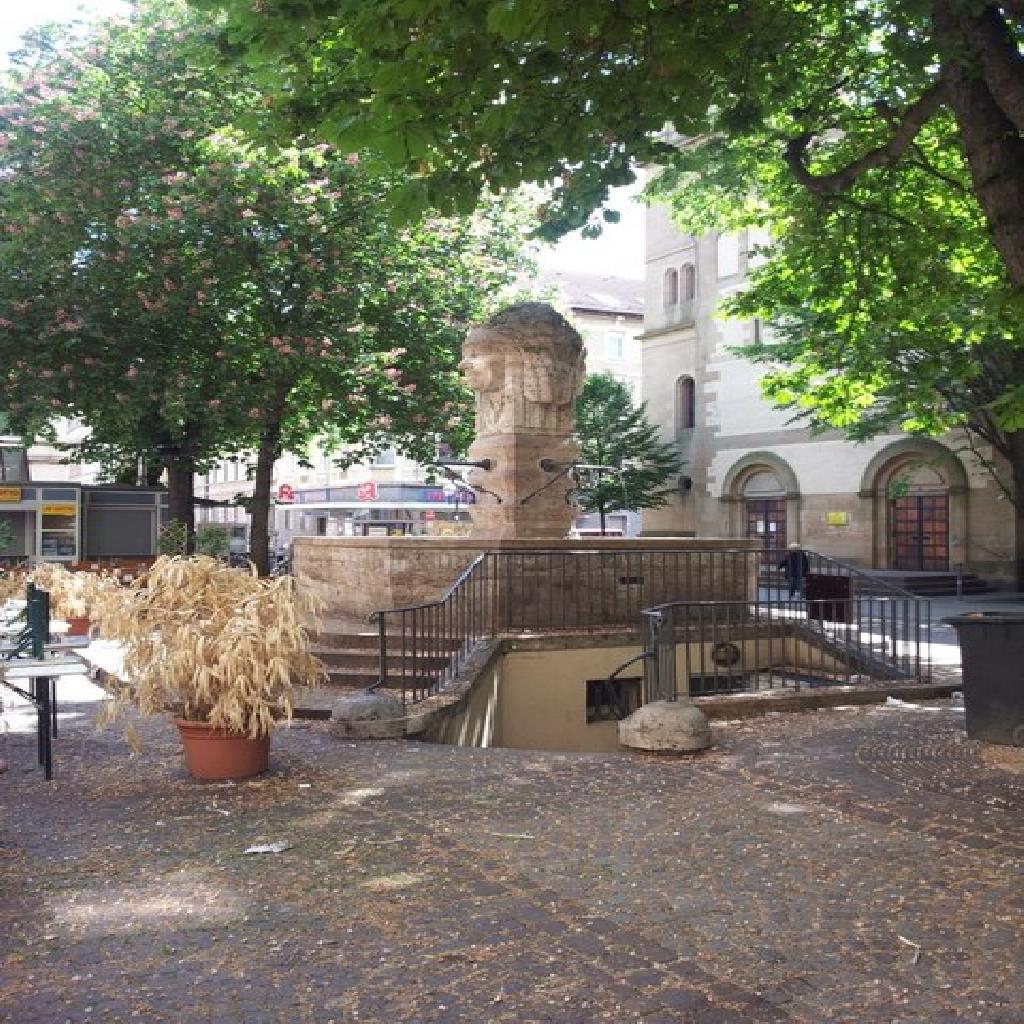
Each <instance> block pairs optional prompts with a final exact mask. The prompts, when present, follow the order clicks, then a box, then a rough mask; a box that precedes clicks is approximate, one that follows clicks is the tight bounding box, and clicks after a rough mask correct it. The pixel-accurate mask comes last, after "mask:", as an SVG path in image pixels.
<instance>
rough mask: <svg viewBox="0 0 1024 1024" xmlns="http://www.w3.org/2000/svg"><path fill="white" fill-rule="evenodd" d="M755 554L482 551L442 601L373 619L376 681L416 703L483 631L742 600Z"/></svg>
mask: <svg viewBox="0 0 1024 1024" xmlns="http://www.w3.org/2000/svg"><path fill="white" fill-rule="evenodd" d="M758 557H759V556H758V552H756V551H752V550H750V549H747V548H717V549H716V548H709V549H705V550H678V549H660V548H646V547H643V548H642V547H638V548H637V549H636V550H629V549H626V550H623V549H621V548H620V549H614V550H593V549H590V550H587V549H576V550H556V551H552V550H548V549H543V548H538V549H536V550H515V551H487V552H484V553H482V554H480V555H478V556H477V557H476V558H475V559H474V560H473V561H472V562H471V563H470V564H469V566H467V567H466V569H465V570H464V571H463V573H462V574H461V575H460V576H459V578H458V579H457V580H456V581H455V583H454V584H453V585H452V586H451V587H450V588H449V589H448V591H447V592H446V593H445V594H444V595H443V596H442V597H440V598H439V599H438V600H436V601H430V602H426V603H424V604H418V605H409V606H407V607H403V608H390V609H386V610H383V611H378V612H374V613H373V614H372V615H371V616H370V621H371V622H375V623H376V624H377V628H378V637H379V655H380V667H379V671H378V679H377V682H376V683H375V684H374V686H388V687H393V688H395V689H396V690H401V693H402V697H403V700H405V701H406V702H407V703H408V702H415V701H420V700H423V699H424V698H426V697H428V696H430V695H431V694H433V693H436V692H437V691H438V690H439V689H440V688H441V687H443V686H444V685H445V684H446V683H447V682H449V681H450V680H451V679H452V678H453V677H454V676H455V674H456V673H457V672H458V671H459V669H460V668H461V667H462V666H463V665H464V664H465V660H466V658H467V657H468V656H469V654H470V652H471V651H472V650H473V649H474V648H475V647H476V646H477V644H479V643H480V642H481V641H482V640H484V639H486V638H489V637H498V636H502V635H508V634H517V635H519V634H522V633H542V634H543V633H558V632H587V631H595V630H602V631H603V630H608V629H622V630H637V629H638V628H639V625H640V613H641V611H642V610H643V609H644V608H649V607H651V606H652V605H655V604H661V603H664V602H666V601H670V600H673V599H676V598H689V599H693V600H698V601H701V600H712V599H724V600H742V599H745V598H747V597H749V596H750V595H751V594H752V593H753V592H754V590H755V587H756V578H757V565H758Z"/></svg>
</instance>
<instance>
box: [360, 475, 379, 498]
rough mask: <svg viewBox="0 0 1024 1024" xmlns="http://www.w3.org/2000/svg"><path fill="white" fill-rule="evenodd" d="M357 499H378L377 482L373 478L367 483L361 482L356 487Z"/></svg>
mask: <svg viewBox="0 0 1024 1024" xmlns="http://www.w3.org/2000/svg"><path fill="white" fill-rule="evenodd" d="M356 500H358V501H376V500H377V484H376V482H375V481H373V480H367V482H366V483H365V484H360V485H359V486H358V487H357V488H356Z"/></svg>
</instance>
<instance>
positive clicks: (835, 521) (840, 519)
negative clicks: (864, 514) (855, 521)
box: [825, 512, 850, 526]
mask: <svg viewBox="0 0 1024 1024" xmlns="http://www.w3.org/2000/svg"><path fill="white" fill-rule="evenodd" d="M825 522H826V523H828V525H829V526H849V525H850V513H849V512H826V513H825Z"/></svg>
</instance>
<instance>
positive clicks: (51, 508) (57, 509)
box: [43, 501, 78, 516]
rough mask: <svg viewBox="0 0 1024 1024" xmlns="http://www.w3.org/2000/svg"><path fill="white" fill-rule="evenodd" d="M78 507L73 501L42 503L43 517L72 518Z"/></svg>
mask: <svg viewBox="0 0 1024 1024" xmlns="http://www.w3.org/2000/svg"><path fill="white" fill-rule="evenodd" d="M77 511H78V506H77V505H76V504H75V503H74V502H73V501H54V502H44V503H43V515H44V516H73V515H74V514H75V513H76V512H77Z"/></svg>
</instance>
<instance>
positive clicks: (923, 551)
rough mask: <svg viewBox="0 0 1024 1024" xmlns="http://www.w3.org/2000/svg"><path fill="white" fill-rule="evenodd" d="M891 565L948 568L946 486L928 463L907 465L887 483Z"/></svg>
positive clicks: (931, 570) (899, 567)
mask: <svg viewBox="0 0 1024 1024" xmlns="http://www.w3.org/2000/svg"><path fill="white" fill-rule="evenodd" d="M890 493H891V495H892V496H891V497H890V499H889V549H890V551H891V552H892V567H893V568H894V569H904V570H910V571H924V572H945V571H946V570H947V569H948V568H949V489H948V488H947V487H946V482H945V481H944V480H943V479H942V477H941V476H940V475H939V474H938V473H937V472H936V471H935V470H934V469H932V467H931V466H908V467H907V468H906V469H905V470H904V471H903V475H902V477H900V478H899V479H897V480H895V481H894V482H893V484H892V485H890Z"/></svg>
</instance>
